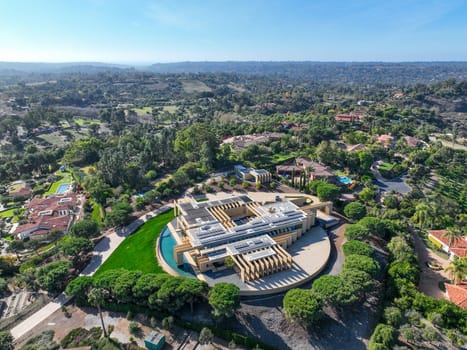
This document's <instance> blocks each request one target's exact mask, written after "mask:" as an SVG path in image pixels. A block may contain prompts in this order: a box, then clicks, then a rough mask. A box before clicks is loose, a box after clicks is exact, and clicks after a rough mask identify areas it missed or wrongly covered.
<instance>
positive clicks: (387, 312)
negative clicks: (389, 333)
mask: <svg viewBox="0 0 467 350" xmlns="http://www.w3.org/2000/svg"><path fill="white" fill-rule="evenodd" d="M384 319H385V320H386V322H387V323H389V324H390V325H391V326H394V327H399V326H400V325H401V323H402V312H401V310H400V309H399V308H397V307H394V306H389V307H387V308H386V309H384Z"/></svg>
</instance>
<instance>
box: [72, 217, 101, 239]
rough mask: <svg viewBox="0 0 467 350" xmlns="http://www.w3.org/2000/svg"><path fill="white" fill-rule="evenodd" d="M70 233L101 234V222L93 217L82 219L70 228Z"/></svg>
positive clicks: (81, 234)
mask: <svg viewBox="0 0 467 350" xmlns="http://www.w3.org/2000/svg"><path fill="white" fill-rule="evenodd" d="M70 234H71V235H72V236H76V237H85V238H91V237H95V236H97V235H98V234H99V224H98V223H97V222H95V221H94V220H91V219H83V220H80V221H78V222H77V223H76V224H74V225H73V226H72V227H71V228H70Z"/></svg>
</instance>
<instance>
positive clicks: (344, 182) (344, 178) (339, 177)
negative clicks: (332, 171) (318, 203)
mask: <svg viewBox="0 0 467 350" xmlns="http://www.w3.org/2000/svg"><path fill="white" fill-rule="evenodd" d="M337 179H338V180H339V181H340V182H342V183H343V184H345V185H348V184H351V183H352V179H349V178H348V177H347V176H338V177H337Z"/></svg>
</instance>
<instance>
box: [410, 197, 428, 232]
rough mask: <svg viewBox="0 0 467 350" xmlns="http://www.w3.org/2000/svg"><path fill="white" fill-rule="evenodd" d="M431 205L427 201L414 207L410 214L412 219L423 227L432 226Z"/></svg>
mask: <svg viewBox="0 0 467 350" xmlns="http://www.w3.org/2000/svg"><path fill="white" fill-rule="evenodd" d="M432 214H433V207H432V206H431V205H430V204H429V203H420V204H417V206H416V207H415V213H414V214H413V216H412V221H414V222H415V223H416V224H418V225H419V226H420V228H422V229H423V228H425V227H426V226H428V227H430V228H431V227H432V226H433V215H432Z"/></svg>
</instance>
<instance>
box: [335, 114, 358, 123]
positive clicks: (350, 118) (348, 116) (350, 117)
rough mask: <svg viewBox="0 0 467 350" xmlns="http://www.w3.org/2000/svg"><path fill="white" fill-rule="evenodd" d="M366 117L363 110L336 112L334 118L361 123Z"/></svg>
mask: <svg viewBox="0 0 467 350" xmlns="http://www.w3.org/2000/svg"><path fill="white" fill-rule="evenodd" d="M365 117H366V115H365V113H363V112H349V113H339V114H336V116H335V117H334V119H335V120H336V122H344V123H360V122H362V121H363V119H364V118H365Z"/></svg>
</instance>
